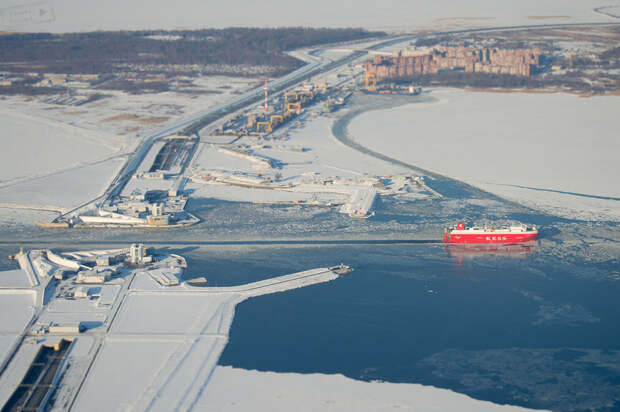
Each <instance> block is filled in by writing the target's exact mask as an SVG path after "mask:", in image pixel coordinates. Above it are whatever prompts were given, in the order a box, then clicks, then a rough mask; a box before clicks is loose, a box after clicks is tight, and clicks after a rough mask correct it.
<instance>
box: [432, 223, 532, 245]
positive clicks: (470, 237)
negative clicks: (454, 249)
mask: <svg viewBox="0 0 620 412" xmlns="http://www.w3.org/2000/svg"><path fill="white" fill-rule="evenodd" d="M537 237H538V229H536V226H527V225H524V224H522V223H520V224H518V225H516V226H505V227H498V228H494V227H493V226H484V227H476V226H474V227H469V228H466V227H465V223H463V222H459V223H457V224H456V226H455V227H453V228H447V229H446V231H445V233H444V235H443V241H444V242H446V243H516V242H529V241H532V240H536V238H537Z"/></svg>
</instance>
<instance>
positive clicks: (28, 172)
mask: <svg viewBox="0 0 620 412" xmlns="http://www.w3.org/2000/svg"><path fill="white" fill-rule="evenodd" d="M9 104H10V103H8V102H2V104H0V123H2V132H1V137H2V141H3V144H2V151H0V186H6V185H7V184H8V183H12V182H15V181H19V180H24V179H28V178H32V177H37V176H44V175H46V174H49V173H51V172H59V171H62V170H67V169H70V168H73V167H76V166H83V165H87V164H91V163H93V162H96V161H100V160H102V159H106V158H109V157H111V156H113V155H114V154H117V153H119V152H121V151H123V150H124V149H125V146H126V144H127V141H126V139H125V138H124V137H122V136H118V135H114V134H111V133H105V132H101V131H94V130H88V129H85V128H82V127H76V126H74V125H71V124H69V121H67V122H60V121H57V120H54V119H52V116H53V115H51V114H49V117H44V116H37V115H32V114H27V113H32V112H31V110H19V111H18V110H13V109H9V108H8V107H7V106H9ZM75 120H76V119H75V118H74V119H73V121H75Z"/></svg>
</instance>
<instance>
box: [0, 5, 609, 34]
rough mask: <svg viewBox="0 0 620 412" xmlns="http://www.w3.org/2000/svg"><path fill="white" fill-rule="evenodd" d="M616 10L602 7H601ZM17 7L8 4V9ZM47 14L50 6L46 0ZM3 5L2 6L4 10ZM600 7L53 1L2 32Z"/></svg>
mask: <svg viewBox="0 0 620 412" xmlns="http://www.w3.org/2000/svg"><path fill="white" fill-rule="evenodd" d="M610 3H611V5H613V4H614V3H615V5H617V4H618V3H617V2H613V1H612V2H607V3H605V4H603V5H610ZM21 4H23V2H21V1H18V0H10V1H9V5H10V6H15V5H21ZM42 4H43V5H45V6H47V7H45V8H44V9H45V10H46V11H47V10H49V8H51V7H52V5H48V4H47V3H46V2H44V3H42ZM9 5H7V6H5V7H9ZM601 5H602V4H601V3H600V2H598V1H595V0H582V1H573V0H559V1H549V0H546V1H536V0H523V1H518V2H517V1H511V0H502V1H492V0H470V1H466V2H463V1H462V2H458V1H453V0H435V1H429V0H426V1H423V2H420V1H417V2H406V1H397V2H394V1H392V2H389V3H387V4H377V3H376V2H371V1H368V0H363V1H359V2H356V3H355V6H354V7H353V6H352V4H351V3H349V2H333V1H329V0H317V1H313V2H296V3H295V5H294V7H291V3H290V2H287V1H284V0H275V1H270V2H269V4H268V7H267V6H266V5H265V4H264V3H262V2H252V1H247V0H233V1H227V2H222V1H216V2H203V1H200V0H185V1H182V2H174V3H171V2H167V1H163V0H156V1H152V2H150V3H149V7H143V5H142V4H141V3H139V2H124V1H120V0H113V1H108V2H94V1H76V0H67V1H62V2H55V3H53V13H54V15H53V18H36V19H29V20H28V19H20V20H17V21H10V20H9V21H6V22H5V23H4V25H5V26H6V27H2V28H3V29H5V30H9V29H11V30H28V31H50V32H69V31H90V30H136V29H159V28H166V29H188V28H204V27H229V26H251V27H256V26H263V27H279V26H314V27H367V28H371V29H387V30H413V29H429V28H430V29H442V28H456V27H480V26H506V25H517V24H536V23H572V22H591V21H613V17H612V16H610V15H606V14H601V13H597V12H596V11H594V8H596V7H600V6H601Z"/></svg>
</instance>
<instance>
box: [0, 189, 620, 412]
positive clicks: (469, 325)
mask: <svg viewBox="0 0 620 412" xmlns="http://www.w3.org/2000/svg"><path fill="white" fill-rule="evenodd" d="M192 211H193V212H194V213H197V214H198V215H200V216H201V217H202V218H203V219H204V221H203V223H201V224H200V225H198V226H195V227H193V228H190V229H189V230H186V231H175V230H170V231H144V230H135V231H134V230H118V231H109V232H105V233H104V232H100V231H83V230H73V231H41V230H39V229H36V228H30V227H25V228H23V229H22V231H20V230H13V231H11V232H10V233H6V232H5V233H3V237H2V243H0V253H2V255H4V256H6V255H7V254H8V253H12V252H15V251H16V250H18V248H19V246H20V245H23V246H24V247H25V248H31V247H39V246H41V247H49V248H55V249H57V250H72V249H73V250H75V249H95V248H100V247H116V246H118V245H125V244H126V243H128V242H134V241H140V240H143V241H145V243H147V244H148V243H149V242H151V244H153V245H154V246H155V247H156V248H158V249H160V250H161V251H166V250H169V251H172V252H176V253H180V254H182V255H184V256H186V257H187V258H188V263H189V266H190V267H189V270H188V272H187V274H186V275H187V278H191V277H196V276H203V275H204V276H206V277H207V278H208V281H209V285H210V286H217V285H231V284H241V283H246V282H251V281H256V280H259V279H264V278H267V277H270V276H276V275H282V274H287V273H292V272H296V271H300V270H305V269H309V268H313V267H321V266H331V265H336V264H338V263H341V262H343V263H345V264H349V265H351V266H353V267H354V269H355V271H354V272H353V273H352V274H350V275H347V276H344V277H341V278H339V279H337V280H335V281H333V282H329V283H326V284H320V285H315V286H311V287H307V288H302V289H296V290H292V291H288V292H284V293H278V294H274V295H268V296H262V297H258V298H253V299H250V300H248V301H245V302H244V303H242V304H240V305H239V306H238V307H237V312H236V315H235V319H234V322H233V326H232V329H231V336H230V342H229V344H228V346H227V347H226V349H225V351H224V353H223V356H222V358H221V361H220V363H221V364H222V365H231V366H234V367H237V368H244V369H257V370H262V371H277V372H297V373H330V374H331V373H342V374H344V375H346V376H349V377H351V378H355V379H362V380H382V381H389V382H410V383H421V384H425V385H434V386H437V387H443V388H448V389H451V390H454V391H457V392H460V393H465V394H468V395H470V396H473V397H475V398H478V399H483V400H489V401H494V402H498V403H509V404H515V405H522V406H528V407H535V408H549V409H554V410H563V411H564V410H601V411H603V410H617V409H618V408H619V407H620V404H619V403H618V402H619V401H620V386H619V384H620V322H619V321H618V320H619V319H620V299H618V297H619V296H620V282H618V278H620V272H618V270H619V269H618V268H619V267H620V263H619V261H618V255H617V250H618V246H617V245H618V239H619V236H618V233H619V231H618V227H617V225H615V224H610V223H597V224H583V223H582V222H571V221H567V220H566V219H558V218H554V217H550V216H545V215H537V214H535V213H532V212H531V211H529V210H526V209H520V208H515V206H514V205H507V204H502V203H501V202H496V201H493V200H484V199H482V200H480V199H467V198H462V199H458V200H454V199H444V200H439V201H432V202H428V201H421V202H408V201H399V200H398V199H390V198H384V199H382V200H381V201H380V202H379V203H378V204H377V215H376V216H375V218H373V219H368V220H352V219H350V218H348V217H345V216H341V215H340V214H338V213H337V211H335V210H325V209H301V208H298V207H262V206H261V207H257V206H252V205H244V204H234V203H227V202H220V201H208V200H203V201H195V202H193V205H192ZM243 216H246V218H247V219H248V220H249V221H251V222H252V224H251V225H248V224H247V222H245V221H243ZM460 216H466V217H467V218H468V219H470V221H478V220H482V219H485V218H487V219H492V220H494V219H500V220H501V219H513V218H514V219H520V220H522V221H526V222H528V223H537V224H542V225H544V226H543V227H542V230H541V232H542V234H541V240H540V241H539V242H538V243H537V244H536V245H535V246H532V247H531V248H529V247H528V248H525V249H524V248H522V247H516V248H515V247H508V248H500V249H499V250H497V251H493V252H485V251H479V250H476V249H474V250H471V249H459V248H456V250H455V249H453V248H449V247H446V246H445V245H443V244H442V243H424V242H425V241H427V240H428V241H436V240H437V239H438V238H439V237H440V235H441V230H442V226H443V225H444V224H445V223H446V222H448V221H449V222H451V221H453V220H456V219H458V217H460ZM226 222H228V224H226ZM235 222H237V223H235ZM302 227H303V228H305V229H306V233H304V232H303V231H301V232H300V228H302ZM601 233H603V234H604V236H607V237H608V238H606V239H603V240H602V241H599V243H597V244H592V239H593V238H595V237H600V236H603V235H601ZM419 242H422V243H419ZM597 245H598V246H597ZM9 266H10V264H9V263H8V261H6V260H4V259H3V260H2V262H1V263H0V269H5V268H7V267H9Z"/></svg>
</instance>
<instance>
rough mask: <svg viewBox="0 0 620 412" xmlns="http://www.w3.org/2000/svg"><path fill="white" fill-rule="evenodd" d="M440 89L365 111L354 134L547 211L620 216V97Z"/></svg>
mask: <svg viewBox="0 0 620 412" xmlns="http://www.w3.org/2000/svg"><path fill="white" fill-rule="evenodd" d="M430 93H431V95H432V96H434V97H435V98H436V99H437V102H436V103H429V104H412V105H407V106H401V107H399V108H395V109H390V110H378V111H370V112H366V113H363V114H361V115H360V116H359V117H357V118H356V119H354V120H353V121H352V123H351V125H350V132H351V135H352V137H353V139H354V140H356V141H358V142H359V143H361V144H362V145H364V146H366V147H369V148H371V149H372V150H375V151H377V152H380V153H383V154H386V155H388V156H391V157H393V158H396V159H398V160H401V161H405V162H407V163H409V164H412V165H415V166H418V167H422V168H424V169H427V170H431V171H434V172H437V173H440V174H443V175H446V176H449V177H452V178H455V179H459V180H462V181H465V182H467V183H470V184H472V185H475V186H478V187H480V188H482V189H484V190H487V191H489V192H492V193H495V194H498V195H500V196H502V197H505V198H507V199H510V200H514V201H517V202H520V203H522V204H524V205H526V206H529V207H533V208H536V209H540V210H542V211H544V212H547V213H552V214H556V215H560V216H566V217H571V218H578V219H586V220H620V200H618V199H619V198H620V188H619V186H618V184H617V176H620V163H619V162H618V161H617V157H618V153H620V141H619V140H618V130H619V123H618V116H617V113H618V110H619V109H620V98H619V97H615V96H605V97H593V98H581V97H577V96H574V95H570V94H561V93H556V94H540V93H537V94H528V93H480V92H467V91H462V90H455V89H433V90H431V91H430Z"/></svg>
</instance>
